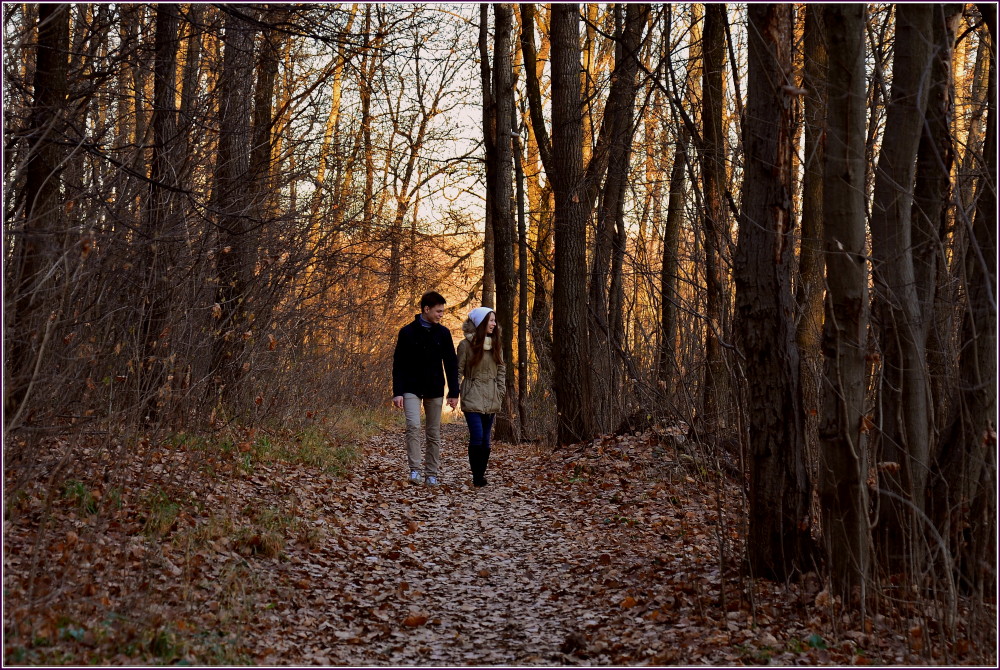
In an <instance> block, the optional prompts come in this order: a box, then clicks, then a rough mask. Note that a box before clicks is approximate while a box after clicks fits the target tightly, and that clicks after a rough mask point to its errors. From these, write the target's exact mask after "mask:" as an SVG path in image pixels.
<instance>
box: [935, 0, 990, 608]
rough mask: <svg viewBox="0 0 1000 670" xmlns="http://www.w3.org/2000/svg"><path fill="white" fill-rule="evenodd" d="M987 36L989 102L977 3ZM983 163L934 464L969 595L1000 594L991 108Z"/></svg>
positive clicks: (942, 513)
mask: <svg viewBox="0 0 1000 670" xmlns="http://www.w3.org/2000/svg"><path fill="white" fill-rule="evenodd" d="M978 6H979V8H980V11H981V12H983V16H984V18H986V20H987V25H988V26H989V29H990V38H991V40H992V46H991V49H990V70H989V95H988V98H987V99H988V100H991V101H995V100H996V95H997V69H996V55H997V54H996V25H995V23H996V16H997V13H996V5H987V4H985V3H980V4H979V5H978ZM983 156H984V158H985V162H986V164H985V165H984V166H983V172H982V176H981V178H980V180H979V187H978V192H977V196H976V211H975V214H974V216H973V221H972V230H971V235H970V237H971V239H970V244H969V249H968V251H967V252H966V255H965V268H964V269H965V292H966V295H967V298H966V300H967V305H966V309H965V314H964V317H963V320H962V329H961V336H960V337H961V343H962V344H961V355H960V359H959V379H961V383H960V386H959V390H958V402H957V407H956V410H955V412H954V413H953V417H952V420H951V423H950V424H949V426H948V429H947V430H946V431H945V433H944V436H943V439H942V449H941V453H940V455H939V456H938V458H937V464H938V467H937V471H938V472H939V473H940V475H939V477H938V478H937V479H936V480H935V481H934V482H933V483H934V487H933V489H932V499H933V510H934V517H935V520H936V521H937V522H938V524H939V526H940V527H941V528H942V531H943V533H942V534H944V535H945V536H946V537H947V538H948V539H949V540H950V541H951V543H952V544H951V546H952V547H953V549H952V550H953V552H954V553H955V554H956V557H957V561H958V566H957V567H958V569H959V574H960V576H961V577H962V583H963V586H964V587H965V589H966V590H971V591H973V592H975V593H976V594H977V595H978V596H979V597H981V598H989V597H991V596H990V594H991V593H994V592H995V589H996V579H997V576H996V542H997V517H996V504H997V501H996V488H997V424H996V417H997V396H996V386H997V349H996V347H997V303H996V300H997V266H996V260H997V190H996V189H997V111H996V107H995V106H992V105H991V106H990V107H989V111H988V112H987V120H986V140H985V145H984V148H983Z"/></svg>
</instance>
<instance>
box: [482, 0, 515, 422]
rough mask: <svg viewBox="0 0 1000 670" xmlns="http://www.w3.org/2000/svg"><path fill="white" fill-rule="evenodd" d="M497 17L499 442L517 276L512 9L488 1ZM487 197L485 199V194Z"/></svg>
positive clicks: (507, 407)
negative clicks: (501, 361) (502, 379)
mask: <svg viewBox="0 0 1000 670" xmlns="http://www.w3.org/2000/svg"><path fill="white" fill-rule="evenodd" d="M493 11H494V14H495V16H496V25H495V26H494V30H495V34H494V43H493V97H494V103H495V105H496V119H495V120H496V126H495V127H496V134H495V135H494V142H495V147H496V153H495V160H496V165H495V180H494V182H493V184H492V185H491V186H492V188H490V189H489V193H490V195H491V196H492V203H491V204H490V203H487V204H488V206H489V207H490V208H491V209H492V210H493V235H494V237H493V239H494V262H495V270H496V286H497V301H496V312H497V321H498V322H499V324H500V327H501V329H502V333H503V339H502V341H501V344H502V345H503V359H504V363H505V364H506V366H507V376H506V385H507V393H506V395H505V396H504V406H503V410H502V412H501V414H500V416H498V417H497V425H496V434H497V439H498V440H507V441H516V437H517V436H516V432H515V425H516V424H515V422H514V418H515V415H516V414H517V411H516V408H517V406H518V405H517V377H516V374H515V373H516V369H515V367H514V309H515V305H516V304H517V275H516V274H515V271H514V243H515V241H516V239H515V235H514V231H515V223H514V216H513V211H512V205H513V197H512V196H513V180H512V170H513V167H514V165H513V160H514V154H513V144H512V142H511V132H512V130H513V128H512V125H511V124H512V122H513V120H514V68H513V62H512V57H513V41H512V31H513V29H514V12H513V8H512V6H511V5H509V4H502V3H496V4H494V5H493ZM488 199H489V197H488Z"/></svg>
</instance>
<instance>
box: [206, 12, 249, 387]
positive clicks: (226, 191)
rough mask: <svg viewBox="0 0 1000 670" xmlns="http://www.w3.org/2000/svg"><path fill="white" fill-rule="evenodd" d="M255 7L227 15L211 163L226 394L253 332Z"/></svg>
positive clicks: (220, 371) (219, 356)
mask: <svg viewBox="0 0 1000 670" xmlns="http://www.w3.org/2000/svg"><path fill="white" fill-rule="evenodd" d="M255 14H256V11H255V10H253V9H250V8H245V7H244V8H241V12H239V13H237V12H233V13H229V14H227V15H226V26H225V34H224V36H223V42H224V44H225V47H224V52H223V64H222V75H221V77H220V82H219V88H220V91H221V93H220V95H221V98H220V103H219V147H218V154H217V158H216V166H215V187H214V192H213V201H212V204H213V208H214V210H215V214H216V217H217V221H218V228H219V249H218V257H217V258H218V261H217V269H218V286H217V287H216V300H215V302H216V304H217V305H218V310H217V311H216V313H217V314H218V319H219V326H218V331H217V335H216V340H215V349H214V355H213V366H212V367H213V369H214V370H215V374H216V375H217V378H216V381H217V383H218V384H221V385H222V386H224V387H225V393H226V394H227V395H229V394H232V393H234V392H235V391H236V390H237V389H236V387H238V385H239V382H240V380H241V379H242V377H243V374H244V372H245V371H246V369H247V368H248V364H249V362H248V361H244V360H243V354H244V352H245V350H246V346H245V345H246V340H247V339H249V337H251V336H252V335H248V334H249V333H251V331H250V328H251V323H250V318H251V314H252V309H249V305H248V303H247V301H248V300H249V298H250V290H251V284H252V282H253V273H254V262H255V260H256V258H255V255H256V249H255V248H253V247H252V246H251V244H250V235H249V234H250V232H251V231H252V229H253V226H254V225H255V224H254V221H253V218H252V217H254V216H255V215H256V214H257V212H254V211H253V210H252V208H251V202H250V195H251V194H250V176H251V175H250V147H251V144H252V134H251V127H250V118H251V113H252V103H253V65H254V59H253V51H254V49H253V46H254V33H255V32H256V28H255V27H254V24H253V23H252V21H253V19H254V18H255Z"/></svg>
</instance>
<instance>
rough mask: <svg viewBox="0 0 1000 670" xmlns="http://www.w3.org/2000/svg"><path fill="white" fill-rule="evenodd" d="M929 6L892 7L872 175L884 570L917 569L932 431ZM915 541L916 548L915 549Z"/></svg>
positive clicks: (879, 533)
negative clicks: (925, 256) (920, 219)
mask: <svg viewBox="0 0 1000 670" xmlns="http://www.w3.org/2000/svg"><path fill="white" fill-rule="evenodd" d="M933 14H934V6H933V5H917V4H914V5H910V4H905V3H901V4H898V5H896V17H897V18H896V43H897V44H906V45H909V47H910V48H907V49H896V51H895V57H894V60H893V79H892V91H891V97H890V100H889V104H888V109H887V112H886V126H885V135H884V137H883V140H882V152H881V154H880V155H879V159H878V167H877V169H876V173H875V188H874V196H873V203H872V215H871V216H872V219H871V236H872V255H873V257H874V259H875V263H874V267H873V271H874V272H873V276H874V280H875V281H874V286H875V292H876V293H875V308H874V309H875V312H874V317H875V321H876V323H877V325H878V336H879V344H880V346H881V349H882V361H883V378H882V381H881V383H880V384H879V388H880V393H879V401H878V407H879V413H878V417H877V418H876V423H877V426H878V433H877V436H876V448H875V453H876V458H877V461H878V463H879V474H880V476H881V479H880V483H879V487H880V488H881V489H884V490H885V491H886V492H887V494H885V495H881V496H880V501H879V505H878V509H879V518H878V525H877V532H876V548H877V549H878V552H879V558H880V559H881V561H882V563H881V564H882V566H883V567H885V568H887V569H888V570H890V571H891V572H894V573H895V572H900V571H907V570H909V569H912V568H915V567H917V566H916V565H912V564H910V561H911V560H915V561H918V565H919V561H920V553H921V552H922V549H919V548H918V546H917V545H916V544H914V541H915V537H914V535H913V534H912V533H913V532H914V531H917V530H919V529H921V528H922V526H923V521H922V518H921V517H922V514H923V512H924V487H925V485H926V482H927V471H928V465H929V463H928V455H929V448H930V444H929V439H930V427H931V426H932V425H933V422H934V419H933V407H931V405H930V403H929V400H930V398H929V387H928V383H927V367H926V365H927V362H926V355H925V347H924V342H923V337H922V333H923V318H924V315H923V314H921V309H920V307H921V306H920V299H919V296H918V294H917V291H916V276H915V273H914V267H913V265H914V264H913V227H912V220H911V216H910V210H911V204H912V199H913V178H914V165H915V161H916V156H917V145H918V143H919V141H920V134H921V129H922V128H923V126H924V112H925V110H926V108H927V91H928V83H929V82H928V81H927V75H928V73H929V72H930V67H931V56H932V53H931V48H930V45H931V44H932V31H931V20H932V18H933ZM921 545H922V543H921Z"/></svg>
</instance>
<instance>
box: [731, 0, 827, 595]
mask: <svg viewBox="0 0 1000 670" xmlns="http://www.w3.org/2000/svg"><path fill="white" fill-rule="evenodd" d="M748 15H749V30H748V33H749V58H748V79H749V83H748V87H747V119H746V124H745V126H744V147H745V152H746V153H745V156H746V157H745V160H744V165H745V168H744V170H745V173H744V179H743V193H742V202H743V209H742V212H741V217H740V222H739V224H740V225H739V239H738V242H737V249H736V258H735V263H734V272H733V274H734V278H735V280H736V316H737V319H736V324H737V329H736V332H737V339H738V342H739V346H740V349H741V352H742V354H743V365H744V370H745V371H746V377H747V383H748V384H749V385H750V389H749V392H748V393H747V402H748V406H747V417H748V421H749V433H750V511H749V517H750V532H749V538H748V540H747V552H748V557H749V564H750V569H751V571H752V573H753V574H754V575H755V576H760V577H766V578H770V579H778V580H784V579H788V578H789V577H791V576H792V575H793V574H795V573H796V572H801V571H805V570H808V569H810V568H811V567H812V561H813V556H812V542H811V539H810V535H809V528H810V525H811V524H810V521H809V519H810V495H811V488H810V483H809V477H808V473H807V471H806V465H805V442H804V431H803V423H802V397H801V389H800V386H799V357H798V351H797V349H796V347H795V339H794V338H795V333H794V326H793V323H792V315H793V314H794V308H793V304H792V292H791V271H792V264H793V261H794V253H793V251H794V250H793V246H794V245H793V234H792V227H793V224H794V219H793V218H792V212H791V189H792V137H793V134H794V128H793V124H794V119H793V110H794V103H793V100H791V99H790V96H791V95H792V93H791V92H790V90H791V89H793V86H792V84H793V82H794V79H793V72H792V53H791V50H792V16H791V5H778V4H763V3H759V4H751V5H750V6H749V7H748Z"/></svg>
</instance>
